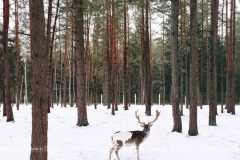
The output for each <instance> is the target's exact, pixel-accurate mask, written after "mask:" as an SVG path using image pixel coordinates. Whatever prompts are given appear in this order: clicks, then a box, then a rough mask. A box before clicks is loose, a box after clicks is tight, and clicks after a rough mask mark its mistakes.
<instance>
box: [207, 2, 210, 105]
mask: <svg viewBox="0 0 240 160" xmlns="http://www.w3.org/2000/svg"><path fill="white" fill-rule="evenodd" d="M206 29H207V30H209V27H208V3H207V14H206ZM208 38H209V31H208V32H206V50H207V104H209V87H210V78H209V77H210V69H209V68H210V61H209V47H208V43H209V40H208Z"/></svg>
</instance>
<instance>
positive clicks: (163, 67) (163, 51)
mask: <svg viewBox="0 0 240 160" xmlns="http://www.w3.org/2000/svg"><path fill="white" fill-rule="evenodd" d="M164 23H165V22H164V14H163V29H162V32H163V42H162V81H163V93H162V105H163V106H164V105H165V64H164V59H165V56H164V55H165V44H164V39H165V32H164Z"/></svg>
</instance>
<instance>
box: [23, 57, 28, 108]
mask: <svg viewBox="0 0 240 160" xmlns="http://www.w3.org/2000/svg"><path fill="white" fill-rule="evenodd" d="M24 75H25V76H24V82H25V96H24V97H25V98H24V99H25V105H26V106H28V91H27V88H28V86H27V57H26V55H25V63H24Z"/></svg>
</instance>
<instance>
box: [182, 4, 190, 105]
mask: <svg viewBox="0 0 240 160" xmlns="http://www.w3.org/2000/svg"><path fill="white" fill-rule="evenodd" d="M183 18H184V20H183V21H184V23H183V32H184V53H185V75H186V108H188V98H189V95H188V94H189V93H188V88H189V87H188V85H189V84H188V53H187V32H186V2H185V0H184V17H183Z"/></svg>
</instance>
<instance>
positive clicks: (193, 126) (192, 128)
mask: <svg viewBox="0 0 240 160" xmlns="http://www.w3.org/2000/svg"><path fill="white" fill-rule="evenodd" d="M197 41H198V35H197V0H190V43H191V44H190V52H191V61H190V97H191V101H190V110H189V112H190V114H189V130H188V135H189V136H196V135H198V127H197V90H196V89H197V88H196V87H197V77H198V76H197V75H196V74H197V72H196V67H197V64H196V58H197V53H198V51H197V49H198V43H197Z"/></svg>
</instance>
